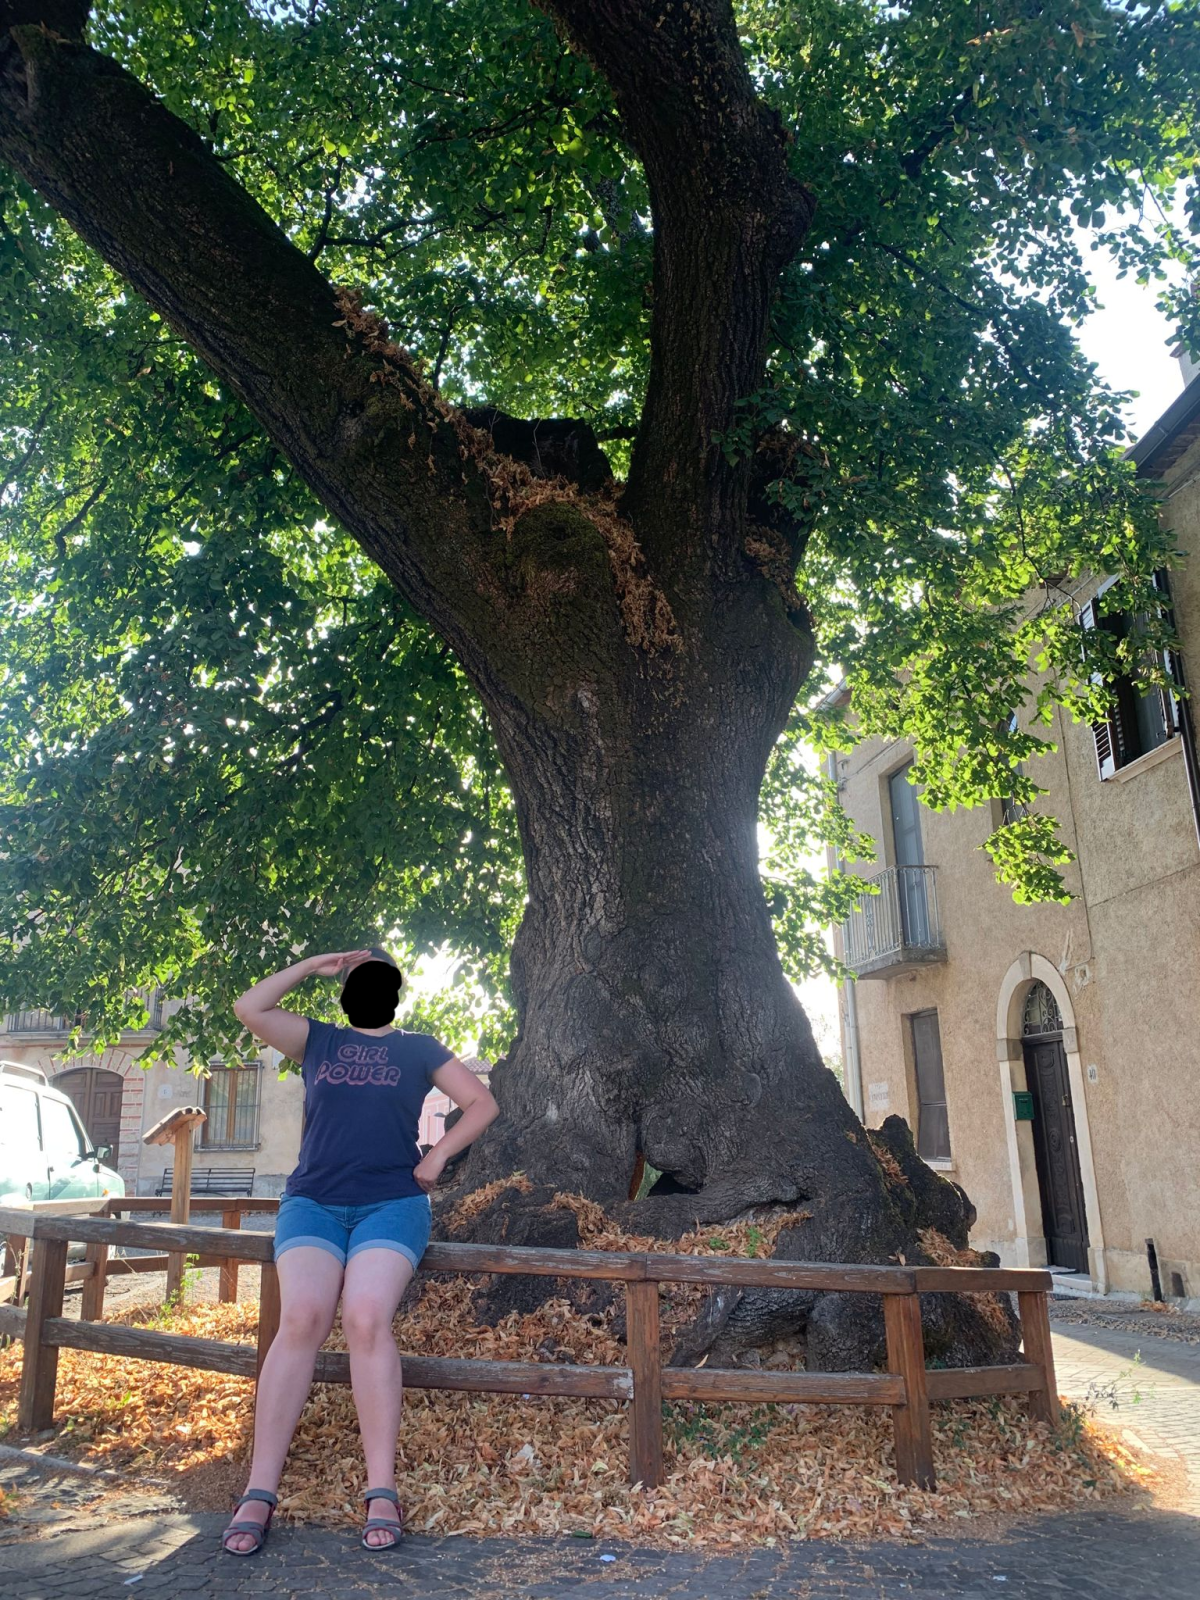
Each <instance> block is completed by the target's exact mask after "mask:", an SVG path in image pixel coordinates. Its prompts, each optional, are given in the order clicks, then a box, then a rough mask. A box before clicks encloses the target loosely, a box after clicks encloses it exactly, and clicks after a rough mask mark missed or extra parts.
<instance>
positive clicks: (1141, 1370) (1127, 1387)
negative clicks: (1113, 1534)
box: [1054, 1324, 1200, 1595]
mask: <svg viewBox="0 0 1200 1600" xmlns="http://www.w3.org/2000/svg"><path fill="white" fill-rule="evenodd" d="M1054 1361H1055V1369H1056V1373H1057V1376H1058V1387H1059V1390H1060V1392H1061V1393H1062V1394H1065V1395H1069V1396H1070V1397H1071V1398H1072V1399H1074V1400H1084V1401H1090V1403H1091V1404H1092V1405H1094V1406H1095V1410H1096V1416H1097V1418H1098V1420H1099V1421H1101V1422H1103V1423H1104V1424H1105V1425H1106V1426H1108V1427H1115V1428H1119V1429H1120V1430H1121V1431H1122V1432H1124V1433H1125V1434H1126V1435H1129V1436H1132V1440H1133V1442H1134V1443H1136V1444H1138V1445H1140V1446H1141V1447H1143V1448H1144V1449H1146V1450H1147V1451H1148V1453H1150V1454H1151V1455H1159V1456H1165V1457H1170V1458H1173V1459H1175V1460H1176V1461H1178V1462H1179V1463H1180V1464H1181V1465H1182V1466H1183V1467H1184V1468H1185V1469H1186V1471H1187V1474H1188V1480H1189V1494H1188V1497H1187V1509H1188V1510H1189V1511H1191V1512H1192V1513H1193V1515H1195V1516H1197V1517H1200V1345H1195V1344H1182V1343H1179V1342H1177V1341H1174V1340H1170V1339H1157V1338H1154V1337H1153V1336H1149V1337H1145V1336H1141V1335H1138V1334H1133V1333H1125V1332H1117V1331H1113V1330H1112V1329H1109V1328H1104V1327H1093V1326H1086V1325H1080V1324H1071V1325H1070V1326H1067V1327H1063V1326H1061V1325H1060V1326H1058V1327H1056V1328H1055V1330H1054ZM1114 1402H1115V1404H1114ZM1195 1593H1196V1594H1197V1595H1200V1577H1198V1578H1197V1579H1196V1586H1195Z"/></svg>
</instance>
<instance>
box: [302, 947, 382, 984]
mask: <svg viewBox="0 0 1200 1600" xmlns="http://www.w3.org/2000/svg"><path fill="white" fill-rule="evenodd" d="M370 959H371V952H370V951H369V950H340V951H337V952H335V953H333V954H331V955H325V956H309V958H308V966H309V971H310V972H311V973H312V974H313V976H314V977H317V978H336V977H337V975H338V973H339V972H345V970H346V968H347V967H354V966H357V965H358V963H359V962H360V961H369V960H370Z"/></svg>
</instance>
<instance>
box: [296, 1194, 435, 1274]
mask: <svg viewBox="0 0 1200 1600" xmlns="http://www.w3.org/2000/svg"><path fill="white" fill-rule="evenodd" d="M432 1221H433V1218H432V1213H431V1211H430V1207H429V1196H428V1195H427V1194H410V1195H405V1197H404V1198H403V1199H402V1200H379V1201H376V1203H375V1204H374V1205H369V1206H323V1205H321V1204H320V1202H319V1201H317V1200H310V1199H309V1198H308V1197H307V1196H306V1195H302V1194H286V1195H284V1197H283V1199H282V1200H281V1201H280V1202H279V1215H278V1217H277V1218H276V1220H275V1259H276V1261H278V1260H279V1257H280V1256H281V1255H282V1254H283V1252H284V1251H285V1250H291V1249H293V1248H294V1247H295V1246H296V1245H300V1244H307V1245H315V1246H316V1247H317V1249H318V1250H328V1251H329V1254H330V1255H331V1256H336V1257H337V1258H338V1260H339V1261H340V1262H341V1263H342V1265H343V1266H345V1264H346V1262H347V1261H349V1260H350V1259H351V1257H353V1256H356V1255H357V1254H358V1252H359V1251H360V1250H397V1251H399V1253H400V1254H401V1255H402V1256H405V1257H407V1259H408V1260H409V1261H410V1262H411V1263H412V1265H413V1268H414V1270H415V1269H416V1268H417V1267H418V1266H419V1265H420V1264H421V1257H422V1256H423V1255H424V1254H425V1246H426V1245H427V1244H428V1243H429V1230H430V1227H431V1226H432Z"/></svg>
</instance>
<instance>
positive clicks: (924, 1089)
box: [908, 1011, 950, 1161]
mask: <svg viewBox="0 0 1200 1600" xmlns="http://www.w3.org/2000/svg"><path fill="white" fill-rule="evenodd" d="M908 1025H909V1030H910V1034H911V1038H912V1053H913V1067H914V1069H915V1073H916V1079H917V1154H918V1155H919V1156H923V1157H924V1159H925V1160H926V1161H949V1159H950V1119H949V1117H948V1115H947V1112H946V1080H945V1075H944V1073H943V1071H942V1037H941V1033H940V1031H939V1029H938V1014H937V1012H936V1011H914V1012H912V1013H911V1014H910V1016H909V1019H908Z"/></svg>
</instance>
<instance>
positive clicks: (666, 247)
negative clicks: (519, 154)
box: [538, 0, 813, 569]
mask: <svg viewBox="0 0 1200 1600" xmlns="http://www.w3.org/2000/svg"><path fill="white" fill-rule="evenodd" d="M538 3H539V4H541V5H542V6H543V8H544V9H545V10H547V11H549V12H551V13H553V14H554V15H555V16H556V17H558V18H559V19H560V20H561V21H562V23H563V24H564V25H565V27H566V28H567V30H568V32H569V33H570V35H571V37H572V38H573V39H574V40H575V42H576V43H577V44H578V45H579V47H580V48H581V49H582V50H583V51H585V52H586V53H587V54H588V55H589V56H590V57H591V59H592V61H593V62H594V63H595V65H596V67H597V68H598V70H599V71H600V72H601V73H602V74H603V75H604V77H605V78H606V79H607V80H608V82H609V84H610V86H611V87H612V90H613V93H614V95H615V97H616V101H617V106H618V109H619V111H620V114H621V118H622V121H623V123H624V125H625V127H626V129H627V131H628V135H629V138H630V141H631V143H632V144H633V146H634V148H635V149H636V151H637V153H638V155H639V156H640V157H641V160H642V162H643V165H644V167H645V170H646V178H647V183H648V185H649V189H650V198H651V208H652V211H653V214H654V309H653V319H652V329H651V368H650V382H649V387H648V391H647V395H646V402H645V409H644V413H643V421H642V427H641V429H640V431H639V437H638V442H637V445H636V447H635V450H634V456H633V463H632V468H631V473H630V485H629V493H628V495H627V497H626V506H627V508H628V510H629V511H630V513H631V515H632V516H633V517H634V520H635V522H636V523H640V520H641V519H640V515H639V514H640V513H641V512H642V511H644V510H648V509H649V508H650V507H653V508H654V521H655V523H656V525H657V527H658V528H659V529H660V530H661V535H660V537H659V538H658V539H656V538H654V536H653V535H652V534H650V533H649V532H648V531H643V530H642V529H641V528H640V526H639V533H640V534H641V536H642V538H643V542H644V543H645V544H646V546H647V551H648V553H650V554H653V555H655V556H657V557H658V558H659V560H660V561H661V562H662V563H663V565H664V569H665V568H666V567H667V566H669V565H670V563H671V560H672V550H671V545H672V544H674V545H675V546H676V550H677V551H682V552H684V553H685V554H686V552H687V551H688V550H689V549H691V550H695V549H698V548H708V547H710V545H711V542H712V541H713V540H714V538H715V539H717V540H718V541H719V540H720V539H721V537H722V535H724V536H726V537H728V536H730V535H732V536H733V537H734V538H735V539H736V536H737V535H736V527H737V524H738V522H739V520H740V511H741V506H742V502H743V497H744V488H745V485H744V477H745V474H744V473H743V474H741V475H740V476H739V475H738V474H731V473H730V471H729V469H728V468H727V467H726V465H725V463H724V461H723V458H722V456H721V452H720V450H719V448H718V447H717V446H716V445H715V444H714V435H715V434H719V433H723V432H725V431H726V430H727V429H728V428H729V426H730V424H731V423H732V421H733V418H734V407H735V405H736V402H737V401H738V400H739V399H741V398H743V397H744V396H746V395H747V394H749V393H751V392H753V390H754V389H755V388H756V387H757V386H758V384H759V382H760V381H761V376H762V368H763V360H764V355H765V349H766V339H767V331H768V323H769V317H770V306H771V299H772V295H773V292H774V289H775V285H776V281H777V279H778V276H779V273H780V272H781V271H782V269H783V267H784V265H785V264H786V262H787V261H788V260H789V259H790V258H791V256H792V255H793V254H794V252H795V250H796V249H797V247H798V245H799V243H800V240H801V239H802V238H803V236H804V232H805V230H806V228H807V227H808V224H809V221H810V219H811V217H812V212H813V202H812V199H811V197H810V196H809V194H808V192H807V191H806V190H805V189H804V188H803V186H802V185H801V184H800V183H799V182H798V181H797V180H796V179H795V178H794V177H793V176H792V175H791V173H790V172H789V170H788V164H787V152H786V146H787V135H786V133H785V131H784V129H783V127H782V126H781V124H780V122H779V119H778V117H777V116H776V115H775V113H774V112H773V111H771V110H770V109H769V108H768V107H767V106H765V105H764V104H763V103H762V102H761V101H760V100H759V99H758V98H757V97H756V95H755V93H754V87H753V84H752V82H751V79H750V73H749V71H748V69H747V66H746V61H745V56H744V53H743V51H742V47H741V44H740V42H739V40H738V35H737V26H736V23H735V21H734V15H733V7H732V5H731V4H730V3H729V0H654V3H653V4H651V3H649V0H538ZM672 511H673V515H672V514H671V512H672ZM664 512H665V513H667V514H666V515H664Z"/></svg>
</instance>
